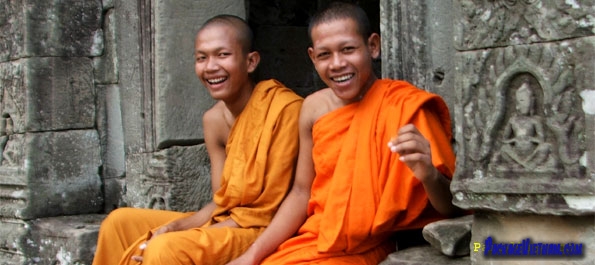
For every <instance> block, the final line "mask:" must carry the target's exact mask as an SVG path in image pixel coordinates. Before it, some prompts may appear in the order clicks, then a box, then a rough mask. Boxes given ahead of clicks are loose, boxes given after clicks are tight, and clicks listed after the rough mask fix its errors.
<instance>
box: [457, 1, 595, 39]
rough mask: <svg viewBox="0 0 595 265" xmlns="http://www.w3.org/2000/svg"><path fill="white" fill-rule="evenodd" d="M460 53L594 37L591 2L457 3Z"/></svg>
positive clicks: (594, 6)
mask: <svg viewBox="0 0 595 265" xmlns="http://www.w3.org/2000/svg"><path fill="white" fill-rule="evenodd" d="M454 3H455V9H456V12H458V14H457V16H455V17H456V18H458V22H456V23H455V45H457V46H459V48H460V49H462V50H467V49H476V48H486V47H496V46H507V45H516V44H528V43H537V42H544V41H555V40H562V39H567V38H574V37H583V36H593V35H594V33H595V17H593V14H595V5H594V4H595V3H594V2H593V1H542V0H488V1H485V0H458V1H454Z"/></svg>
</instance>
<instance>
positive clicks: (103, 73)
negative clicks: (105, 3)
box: [93, 9, 118, 84]
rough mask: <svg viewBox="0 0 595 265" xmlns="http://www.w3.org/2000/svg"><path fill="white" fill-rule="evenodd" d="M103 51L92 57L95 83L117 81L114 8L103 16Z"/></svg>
mask: <svg viewBox="0 0 595 265" xmlns="http://www.w3.org/2000/svg"><path fill="white" fill-rule="evenodd" d="M103 34H104V44H105V45H104V51H103V54H102V55H101V56H99V57H95V58H93V70H94V71H93V72H94V77H95V83H96V84H115V83H118V58H117V57H116V54H117V52H116V46H117V45H116V20H115V15H114V10H113V9H110V10H108V11H107V12H106V13H105V15H104V18H103Z"/></svg>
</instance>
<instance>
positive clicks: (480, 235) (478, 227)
mask: <svg viewBox="0 0 595 265" xmlns="http://www.w3.org/2000/svg"><path fill="white" fill-rule="evenodd" d="M474 216H475V217H474V220H473V229H472V232H471V234H472V238H471V242H472V247H473V250H474V251H472V252H471V261H472V262H473V264H490V265H500V264H502V265H504V264H506V265H509V264H519V265H520V264H523V265H524V264H529V265H532V264H534V265H537V264H539V265H541V264H551V265H554V264H555V265H558V264H568V265H571V264H572V265H579V264H580V265H587V264H594V263H595V248H593V247H592V246H594V245H595V226H594V225H593V224H594V223H595V216H593V215H591V216H551V215H549V216H548V215H542V216H540V215H516V214H502V213H494V212H485V213H484V212H476V213H475V214H474ZM488 237H491V239H492V243H494V244H495V243H513V244H521V243H523V240H526V239H529V240H530V241H529V242H530V243H531V244H539V243H544V244H550V243H555V244H561V245H562V246H564V245H565V244H566V243H575V244H577V243H582V244H583V246H582V251H581V252H582V254H583V255H579V256H563V257H559V256H558V257H551V256H550V257H545V256H541V257H535V256H533V257H531V256H523V257H514V256H512V257H493V256H486V255H485V250H486V246H487V245H486V240H487V239H488ZM489 250H490V248H489V247H488V252H489ZM529 253H530V252H529Z"/></svg>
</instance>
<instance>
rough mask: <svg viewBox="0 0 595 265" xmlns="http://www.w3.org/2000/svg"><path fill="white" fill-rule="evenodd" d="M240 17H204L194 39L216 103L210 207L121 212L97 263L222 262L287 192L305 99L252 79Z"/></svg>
mask: <svg viewBox="0 0 595 265" xmlns="http://www.w3.org/2000/svg"><path fill="white" fill-rule="evenodd" d="M251 45H252V32H251V31H250V28H249V27H248V25H247V24H246V22H245V21H244V20H242V19H241V18H238V17H235V16H230V15H220V16H216V17H214V18H212V19H210V20H208V21H207V22H206V23H205V24H204V25H203V26H202V27H201V28H200V30H199V31H198V33H197V35H196V40H195V51H194V56H195V71H196V75H197V76H198V78H199V79H200V80H201V81H202V83H203V84H204V85H205V87H206V88H207V89H208V91H209V93H210V94H211V96H212V97H213V98H214V99H216V100H218V101H217V103H215V105H214V106H213V107H212V108H211V109H209V110H208V111H207V112H205V114H204V116H203V122H204V124H203V127H204V136H205V144H206V147H207V151H208V154H209V157H210V161H211V178H212V188H213V193H214V196H213V201H212V202H210V203H209V204H207V205H206V206H205V207H203V208H202V209H200V210H199V211H197V212H193V213H180V212H173V211H161V210H152V209H134V208H121V209H117V210H115V211H113V212H111V213H110V214H109V215H108V217H107V218H106V219H105V220H104V221H103V223H102V225H101V228H100V231H99V239H98V243H97V251H96V253H95V259H94V261H93V264H95V265H114V264H140V263H141V262H142V264H151V265H156V264H167V265H174V264H225V263H226V262H228V261H230V260H232V259H233V258H235V257H237V256H239V255H240V254H242V253H243V252H244V251H245V250H246V249H247V248H248V247H249V246H250V244H252V242H253V241H254V240H255V239H256V238H257V236H258V235H260V233H261V232H262V231H263V230H264V229H265V227H267V225H269V223H270V221H271V219H272V218H273V215H274V213H275V212H276V211H277V209H278V207H279V205H280V204H281V202H282V200H283V198H284V197H285V195H286V194H287V192H288V191H289V188H290V185H291V182H292V177H293V172H294V170H295V162H296V160H297V153H298V133H297V131H298V115H299V109H300V107H301V104H302V98H301V97H299V96H298V95H296V94H295V93H294V92H292V91H291V90H290V89H288V88H286V87H285V86H283V85H282V84H281V83H279V82H277V81H275V80H267V81H263V82H260V83H258V84H256V85H255V84H254V83H253V82H252V81H251V80H250V77H249V74H250V73H252V72H253V71H254V70H255V69H256V67H257V65H258V63H259V61H260V56H259V54H258V53H257V52H255V51H252V46H251Z"/></svg>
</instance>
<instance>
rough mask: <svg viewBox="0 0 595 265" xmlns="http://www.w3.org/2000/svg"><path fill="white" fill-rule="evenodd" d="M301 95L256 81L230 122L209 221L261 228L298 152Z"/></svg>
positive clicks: (282, 191) (287, 182)
mask: <svg viewBox="0 0 595 265" xmlns="http://www.w3.org/2000/svg"><path fill="white" fill-rule="evenodd" d="M301 103H302V98H301V97H299V96H298V95H296V94H295V93H294V92H292V91H291V90H290V89H288V88H286V87H285V86H283V84H281V83H279V82H277V81H275V80H267V81H262V82H260V83H258V84H257V85H256V87H255V88H254V91H253V92H252V96H251V97H250V100H249V101H248V103H247V105H246V107H245V108H244V110H243V111H242V113H241V114H240V115H239V116H238V117H237V119H236V121H235V123H234V124H233V126H232V128H231V131H230V135H229V139H228V142H227V146H226V153H227V158H226V160H225V165H224V168H223V175H222V180H221V188H220V189H219V190H218V191H216V192H215V194H214V195H213V201H214V202H215V204H216V205H217V208H216V209H215V211H214V212H213V221H214V222H222V221H224V220H226V219H227V218H230V217H231V218H233V220H234V221H235V222H236V223H238V224H239V225H240V226H241V227H266V226H268V224H269V223H270V221H271V219H272V218H273V215H274V214H275V212H276V210H277V209H278V207H279V205H280V204H281V201H282V200H283V198H284V197H285V195H286V193H287V192H288V190H289V188H290V185H291V182H292V178H293V173H294V170H295V162H296V159H297V153H298V143H299V140H298V139H299V138H298V118H299V111H300V107H301Z"/></svg>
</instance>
